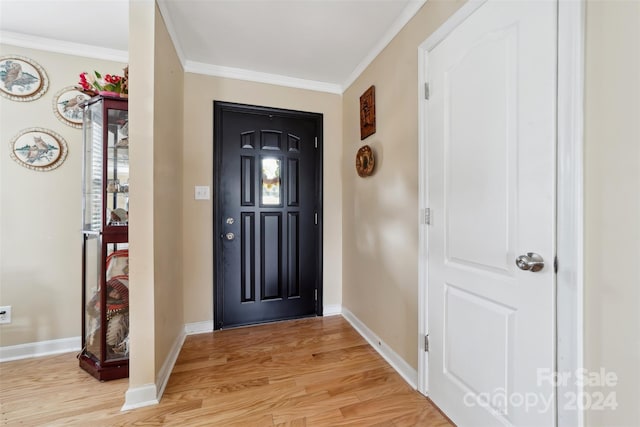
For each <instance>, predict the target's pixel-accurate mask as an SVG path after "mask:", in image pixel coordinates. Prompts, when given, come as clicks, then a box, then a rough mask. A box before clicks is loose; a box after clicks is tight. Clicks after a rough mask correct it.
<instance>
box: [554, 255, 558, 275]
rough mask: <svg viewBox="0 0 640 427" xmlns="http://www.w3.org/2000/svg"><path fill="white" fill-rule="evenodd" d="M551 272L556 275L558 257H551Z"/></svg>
mask: <svg viewBox="0 0 640 427" xmlns="http://www.w3.org/2000/svg"><path fill="white" fill-rule="evenodd" d="M553 272H554V273H558V256H557V255H556V256H555V257H553Z"/></svg>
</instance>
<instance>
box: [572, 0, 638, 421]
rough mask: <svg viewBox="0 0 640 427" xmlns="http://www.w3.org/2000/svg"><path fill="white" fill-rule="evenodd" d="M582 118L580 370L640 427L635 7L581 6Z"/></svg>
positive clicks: (617, 417)
mask: <svg viewBox="0 0 640 427" xmlns="http://www.w3.org/2000/svg"><path fill="white" fill-rule="evenodd" d="M586 28H587V33H586V70H585V71H586V75H585V77H586V93H585V96H586V99H585V105H586V112H585V366H586V368H587V369H589V370H590V371H595V372H597V371H598V370H599V369H600V368H601V367H603V368H605V369H606V371H607V372H613V373H616V374H617V377H618V385H617V387H615V388H607V387H605V388H602V389H600V391H602V392H605V395H607V394H608V393H609V392H615V394H616V396H615V397H616V400H617V403H618V405H619V406H618V408H617V409H616V410H607V411H598V410H592V411H589V412H588V413H587V418H586V421H587V425H588V426H605V425H606V426H632V425H633V426H637V425H640V404H639V403H640V262H639V261H640V2H637V1H618V2H614V1H607V2H603V1H589V2H588V3H587V22H586Z"/></svg>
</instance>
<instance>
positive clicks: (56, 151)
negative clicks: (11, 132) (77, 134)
mask: <svg viewBox="0 0 640 427" xmlns="http://www.w3.org/2000/svg"><path fill="white" fill-rule="evenodd" d="M9 145H10V146H11V158H12V159H13V160H15V161H16V162H18V164H20V166H24V167H25V168H27V169H31V170H36V171H50V170H52V169H55V168H57V167H58V166H60V165H61V164H62V163H63V162H64V160H65V159H66V158H67V142H66V141H65V140H64V138H62V136H60V135H58V134H57V133H56V132H54V131H52V130H49V129H43V128H29V129H25V130H23V131H21V132H20V133H18V135H16V136H15V137H13V139H12V140H11V142H10V143H9Z"/></svg>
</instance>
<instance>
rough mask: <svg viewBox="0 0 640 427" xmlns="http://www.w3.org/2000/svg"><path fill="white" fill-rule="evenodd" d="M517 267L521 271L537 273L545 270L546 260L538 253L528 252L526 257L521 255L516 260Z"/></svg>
mask: <svg viewBox="0 0 640 427" xmlns="http://www.w3.org/2000/svg"><path fill="white" fill-rule="evenodd" d="M516 265H517V266H518V268H519V269H520V270H529V271H531V272H532V273H535V272H536V271H540V270H542V269H543V268H544V260H543V259H542V257H541V256H540V255H538V254H536V253H533V252H527V254H526V255H520V256H519V257H518V258H516Z"/></svg>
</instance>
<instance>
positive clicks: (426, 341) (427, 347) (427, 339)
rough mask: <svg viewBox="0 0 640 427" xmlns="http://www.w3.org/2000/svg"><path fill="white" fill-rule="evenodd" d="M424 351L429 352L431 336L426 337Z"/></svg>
mask: <svg viewBox="0 0 640 427" xmlns="http://www.w3.org/2000/svg"><path fill="white" fill-rule="evenodd" d="M424 351H425V352H427V351H429V334H427V335H425V336H424Z"/></svg>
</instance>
